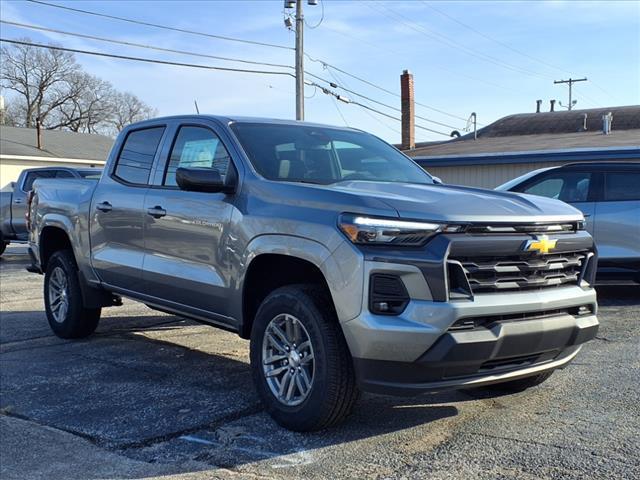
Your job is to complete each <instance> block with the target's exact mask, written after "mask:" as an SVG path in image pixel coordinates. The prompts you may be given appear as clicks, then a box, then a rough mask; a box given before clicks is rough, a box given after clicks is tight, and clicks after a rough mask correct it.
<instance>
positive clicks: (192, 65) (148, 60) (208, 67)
mask: <svg viewBox="0 0 640 480" xmlns="http://www.w3.org/2000/svg"><path fill="white" fill-rule="evenodd" d="M0 42H5V43H13V44H16V45H26V46H29V47H37V48H47V49H50V50H60V51H63V52H71V53H80V54H83V55H93V56H97V57H108V58H117V59H120V60H131V61H135V62H145V63H157V64H160V65H173V66H176V67H188V68H201V69H205V70H220V71H223V72H238V73H257V74H263V75H286V76H288V77H295V75H294V74H293V73H290V72H276V71H271V70H251V69H244V68H231V67H218V66H213V65H200V64H195V63H181V62H171V61H169V60H157V59H153V58H144V57H133V56H129V55H117V54H114V53H104V52H96V51H94V50H81V49H77V48H68V47H61V46H57V45H44V44H41V43H34V42H25V41H22V40H15V39H8V38H0Z"/></svg>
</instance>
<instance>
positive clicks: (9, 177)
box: [0, 155, 105, 188]
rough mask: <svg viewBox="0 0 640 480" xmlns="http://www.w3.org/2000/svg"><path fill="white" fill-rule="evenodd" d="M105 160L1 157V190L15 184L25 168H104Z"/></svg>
mask: <svg viewBox="0 0 640 480" xmlns="http://www.w3.org/2000/svg"><path fill="white" fill-rule="evenodd" d="M104 163H105V162H104V160H100V161H98V160H81V159H74V158H51V157H26V156H19V155H2V156H0V188H2V187H4V186H5V185H6V184H8V183H10V182H15V181H16V180H18V177H19V176H20V172H22V170H24V169H25V168H39V167H71V168H88V167H103V166H104Z"/></svg>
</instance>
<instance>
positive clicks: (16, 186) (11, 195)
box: [0, 167, 101, 255]
mask: <svg viewBox="0 0 640 480" xmlns="http://www.w3.org/2000/svg"><path fill="white" fill-rule="evenodd" d="M100 173H101V170H100V169H99V168H84V169H76V168H68V167H43V168H27V169H25V170H23V171H22V172H20V176H19V177H18V180H17V181H16V182H11V183H8V184H7V185H5V186H4V187H3V188H2V190H0V255H2V254H3V253H4V250H5V248H7V245H8V244H9V243H10V242H12V241H13V242H16V241H18V242H26V241H27V237H28V232H27V226H26V222H25V213H26V208H27V196H28V195H29V192H30V191H31V187H32V186H33V182H35V181H36V180H37V179H39V178H93V179H97V178H99V177H100Z"/></svg>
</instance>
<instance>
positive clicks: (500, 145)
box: [405, 105, 640, 157]
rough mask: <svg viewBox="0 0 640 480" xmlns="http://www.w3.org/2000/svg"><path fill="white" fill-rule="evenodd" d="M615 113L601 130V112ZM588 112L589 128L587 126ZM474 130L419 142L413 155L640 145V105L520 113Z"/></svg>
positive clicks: (602, 113) (411, 153)
mask: <svg viewBox="0 0 640 480" xmlns="http://www.w3.org/2000/svg"><path fill="white" fill-rule="evenodd" d="M607 113H611V114H612V116H613V122H612V131H611V133H610V134H608V135H604V134H603V133H602V116H603V115H605V114H607ZM585 115H586V129H585V128H584V127H585ZM477 137H478V138H477V140H474V138H473V134H467V135H464V136H462V137H459V138H456V139H454V140H449V141H444V142H425V143H421V144H417V145H416V148H415V149H414V150H409V151H406V152H405V153H407V154H408V155H410V156H412V157H433V156H449V155H450V156H453V155H473V154H488V153H502V152H531V151H544V150H560V149H580V148H589V149H597V148H612V147H638V148H640V105H634V106H625V107H609V108H592V109H584V110H571V111H558V112H541V113H521V114H516V115H509V116H507V117H503V118H501V119H499V120H496V121H495V122H493V123H492V124H490V125H487V126H486V127H484V128H481V129H480V130H478V132H477Z"/></svg>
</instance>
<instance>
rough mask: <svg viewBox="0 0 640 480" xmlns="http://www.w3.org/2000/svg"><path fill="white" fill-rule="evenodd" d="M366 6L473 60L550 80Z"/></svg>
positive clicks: (410, 20)
mask: <svg viewBox="0 0 640 480" xmlns="http://www.w3.org/2000/svg"><path fill="white" fill-rule="evenodd" d="M367 6H368V7H369V8H371V9H372V10H374V11H376V12H378V13H379V14H381V15H383V16H385V17H387V18H391V19H392V20H394V21H396V22H398V23H401V24H402V25H404V26H406V27H408V28H410V29H412V30H414V31H415V32H418V33H421V34H422V35H425V36H427V37H428V38H431V39H433V40H436V41H437V42H440V43H444V44H445V45H447V46H449V47H452V48H454V49H456V50H459V51H462V52H464V53H466V54H467V55H469V56H471V57H474V58H479V59H481V60H484V61H486V62H489V63H492V64H494V65H497V66H500V67H502V68H506V69H508V70H512V71H514V72H517V73H523V74H526V75H530V76H536V77H539V78H552V77H550V76H549V75H544V74H541V73H538V72H534V71H533V70H528V69H526V68H522V67H519V66H517V65H512V64H510V63H507V62H505V61H503V60H500V59H499V58H496V57H493V56H491V55H486V54H484V53H482V52H480V51H477V50H474V49H472V48H468V47H467V46H465V45H463V44H461V43H458V42H456V41H455V40H452V39H450V38H449V37H447V36H446V35H443V34H441V33H438V32H436V31H434V30H431V29H428V28H426V27H424V26H422V25H420V24H418V23H416V22H414V21H413V20H412V19H410V18H408V17H406V16H405V15H402V14H401V13H398V12H396V11H394V10H391V9H390V8H388V7H387V6H385V5H382V4H380V7H382V8H383V9H384V10H386V11H387V12H389V14H391V15H392V16H393V18H392V17H389V15H388V14H385V13H384V12H381V11H380V10H378V9H377V8H374V7H373V5H371V4H367Z"/></svg>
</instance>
